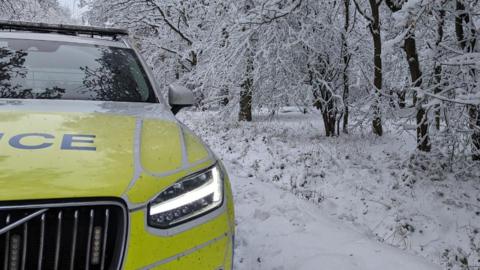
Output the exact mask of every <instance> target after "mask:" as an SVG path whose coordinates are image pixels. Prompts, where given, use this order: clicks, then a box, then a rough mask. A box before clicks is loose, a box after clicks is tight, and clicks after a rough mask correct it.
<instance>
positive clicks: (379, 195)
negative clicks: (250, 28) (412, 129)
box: [179, 112, 480, 270]
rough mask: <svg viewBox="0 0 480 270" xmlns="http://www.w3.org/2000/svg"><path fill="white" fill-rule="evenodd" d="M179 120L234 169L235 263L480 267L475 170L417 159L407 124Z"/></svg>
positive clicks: (187, 116) (287, 118)
mask: <svg viewBox="0 0 480 270" xmlns="http://www.w3.org/2000/svg"><path fill="white" fill-rule="evenodd" d="M179 118H180V119H181V120H182V121H183V122H184V123H185V124H187V125H188V126H190V127H191V128H192V129H194V130H195V132H196V133H197V134H199V135H200V136H201V137H202V138H203V139H205V141H206V142H207V143H208V144H209V145H210V146H212V148H213V150H214V151H215V152H216V153H217V154H218V155H219V156H220V157H221V158H222V160H224V162H225V164H226V166H227V168H228V169H229V173H230V176H231V178H232V182H233V186H234V194H235V200H236V209H237V223H238V224H237V226H238V227H237V243H236V267H237V268H236V269H237V270H242V269H245V270H247V269H248V270H250V269H265V270H267V269H268V270H270V269H271V270H273V269H275V270H280V269H285V270H289V269H312V270H314V269H315V270H316V269H347V270H348V269H356V270H357V269H462V268H461V267H462V266H463V267H464V268H463V269H467V268H466V266H469V267H471V266H475V265H478V264H480V262H478V261H477V260H478V258H479V255H480V249H479V247H480V235H479V229H480V212H479V211H480V181H478V179H480V172H479V168H478V167H471V168H469V169H467V170H465V169H464V170H462V171H461V170H458V169H457V168H451V167H449V166H450V165H449V162H448V161H447V160H442V159H435V160H434V161H430V160H428V159H422V158H420V157H418V156H413V155H412V154H413V153H414V150H413V149H415V139H414V136H410V135H408V134H405V133H399V134H389V133H387V134H386V136H384V137H382V138H372V136H370V135H369V134H366V135H362V134H355V133H354V134H351V135H342V137H340V138H325V137H324V136H323V128H322V124H321V121H320V119H319V116H318V115H313V114H309V115H304V114H300V113H295V112H293V113H291V112H290V113H284V114H281V115H280V116H277V117H276V118H274V119H266V118H261V117H258V116H257V117H256V119H257V120H256V121H254V122H253V123H237V122H236V121H222V119H223V118H221V117H220V116H219V115H217V114H216V113H213V112H184V113H182V114H180V117H179ZM452 169H453V170H452ZM422 257H424V258H422ZM427 261H428V262H429V263H432V264H429V263H427ZM435 265H438V266H435Z"/></svg>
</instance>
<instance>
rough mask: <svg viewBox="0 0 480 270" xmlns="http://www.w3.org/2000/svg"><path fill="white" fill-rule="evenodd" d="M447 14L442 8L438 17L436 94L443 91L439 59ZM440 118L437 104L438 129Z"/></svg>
mask: <svg viewBox="0 0 480 270" xmlns="http://www.w3.org/2000/svg"><path fill="white" fill-rule="evenodd" d="M445 15H446V12H445V10H444V9H442V10H440V12H439V19H438V26H437V42H436V44H435V45H436V50H437V52H436V58H435V68H434V71H433V81H434V84H435V90H434V93H435V94H439V93H440V92H442V87H441V85H440V84H441V83H442V71H443V70H442V64H441V63H440V61H439V59H438V55H439V51H438V50H439V48H440V43H442V41H443V37H444V27H445ZM440 119H441V113H440V105H436V106H435V127H436V128H437V130H440Z"/></svg>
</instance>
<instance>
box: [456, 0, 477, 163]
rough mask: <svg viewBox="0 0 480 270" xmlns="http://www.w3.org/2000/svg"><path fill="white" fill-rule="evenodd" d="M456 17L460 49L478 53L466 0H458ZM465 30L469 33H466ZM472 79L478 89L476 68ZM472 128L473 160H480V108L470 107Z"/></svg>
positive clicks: (471, 75) (473, 68)
mask: <svg viewBox="0 0 480 270" xmlns="http://www.w3.org/2000/svg"><path fill="white" fill-rule="evenodd" d="M456 11H457V14H456V17H455V33H456V36H457V41H458V44H459V46H460V48H461V49H462V50H463V51H464V52H465V53H473V52H475V51H476V45H477V30H476V27H475V22H474V21H473V20H472V18H471V14H470V13H469V12H468V11H467V10H466V8H465V2H464V0H456ZM465 28H467V29H468V32H467V33H465ZM470 77H471V81H472V82H473V84H474V85H473V86H472V87H470V88H475V87H478V82H477V79H476V77H477V70H476V69H475V67H472V68H471V69H470ZM468 114H469V116H470V128H471V129H472V131H473V133H472V150H473V160H480V106H479V105H470V106H469V113H468Z"/></svg>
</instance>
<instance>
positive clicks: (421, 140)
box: [404, 28, 431, 152]
mask: <svg viewBox="0 0 480 270" xmlns="http://www.w3.org/2000/svg"><path fill="white" fill-rule="evenodd" d="M404 50H405V54H406V55H407V61H408V66H409V68H410V76H411V79H412V84H413V86H414V87H415V88H420V87H421V86H422V71H421V69H420V62H419V60H418V53H417V44H416V39H415V30H414V29H413V28H412V29H411V30H410V31H409V32H408V33H407V37H406V38H405V46H404ZM413 103H414V104H415V105H416V106H417V148H418V150H420V151H424V152H430V150H431V145H430V137H429V135H428V115H427V112H426V110H425V108H424V107H423V104H424V100H423V98H422V100H418V98H417V95H416V94H414V101H413Z"/></svg>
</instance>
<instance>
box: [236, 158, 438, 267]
mask: <svg viewBox="0 0 480 270" xmlns="http://www.w3.org/2000/svg"><path fill="white" fill-rule="evenodd" d="M227 167H228V169H229V171H230V174H231V175H230V177H231V178H232V182H233V188H234V193H235V202H236V211H237V244H236V257H235V266H236V268H235V269H237V270H242V269H244V270H254V269H265V270H267V269H271V270H273V269H275V270H290V269H295V270H317V269H318V270H321V269H325V270H330V269H343V270H350V269H351V270H377V269H378V270H385V269H391V270H397V269H398V270H405V269H409V270H417V269H418V270H429V269H432V270H433V269H440V268H439V267H436V266H434V265H431V264H429V263H427V262H425V261H424V260H423V259H421V258H418V257H415V256H413V255H408V254H406V253H405V252H404V251H402V250H400V249H396V248H393V247H390V246H387V245H385V244H380V243H377V242H376V241H374V240H371V239H368V237H367V236H365V235H362V234H361V233H358V232H356V231H354V229H353V228H351V227H350V226H347V225H346V224H341V223H340V222H339V221H334V220H331V219H330V218H329V217H326V216H325V214H324V213H322V211H321V210H320V209H319V208H318V207H316V206H315V205H312V204H311V203H308V202H305V201H302V200H300V199H298V197H296V196H294V195H293V194H291V193H289V192H286V191H282V190H280V189H278V188H276V187H274V186H273V185H271V184H267V183H262V182H259V181H256V180H255V179H250V178H242V177H240V176H238V175H237V174H235V171H236V170H237V169H238V168H236V167H235V166H231V164H227Z"/></svg>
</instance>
